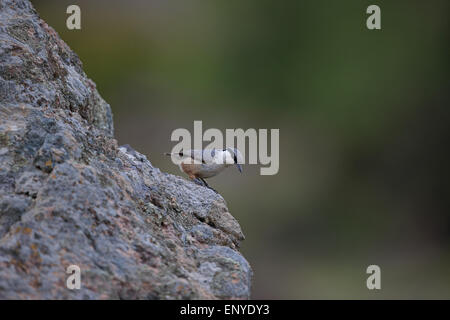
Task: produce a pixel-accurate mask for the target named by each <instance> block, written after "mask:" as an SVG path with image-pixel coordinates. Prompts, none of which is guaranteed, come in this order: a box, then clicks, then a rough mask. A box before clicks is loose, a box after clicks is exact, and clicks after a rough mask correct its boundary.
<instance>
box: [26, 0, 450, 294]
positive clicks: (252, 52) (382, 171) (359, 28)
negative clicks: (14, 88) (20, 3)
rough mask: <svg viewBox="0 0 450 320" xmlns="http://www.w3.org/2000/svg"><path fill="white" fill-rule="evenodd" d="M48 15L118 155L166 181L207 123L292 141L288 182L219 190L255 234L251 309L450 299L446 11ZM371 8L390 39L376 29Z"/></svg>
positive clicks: (225, 178)
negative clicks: (100, 102) (89, 82)
mask: <svg viewBox="0 0 450 320" xmlns="http://www.w3.org/2000/svg"><path fill="white" fill-rule="evenodd" d="M32 2H33V4H34V6H35V8H36V9H37V10H38V12H39V13H40V15H41V17H42V18H43V19H44V20H45V21H46V22H47V23H48V24H49V25H51V26H52V27H54V28H55V29H56V31H57V32H58V33H59V34H60V36H61V37H62V38H63V39H64V40H65V41H66V42H67V43H68V44H69V46H70V47H71V48H72V49H73V50H74V51H75V52H76V53H77V54H78V55H79V56H80V58H81V60H82V61H83V64H84V69H85V71H86V73H87V74H88V76H89V77H90V78H92V79H93V80H94V81H95V82H96V84H97V88H98V90H99V91H100V93H101V94H102V96H103V97H104V98H105V100H106V101H107V102H108V103H110V105H111V107H112V109H113V112H114V124H115V132H116V137H117V139H118V140H119V143H120V144H126V143H128V144H130V145H132V146H133V147H134V148H135V149H136V150H138V151H140V152H142V153H144V154H146V155H147V156H148V158H149V159H150V161H151V162H152V163H153V165H155V166H157V167H159V168H161V170H163V171H167V172H170V173H173V174H177V175H182V173H181V172H180V171H179V170H178V168H177V167H176V166H174V165H173V164H172V163H171V162H170V161H169V160H168V159H167V158H164V157H163V156H162V153H163V152H167V151H170V150H171V149H172V147H173V146H174V144H175V143H174V142H171V141H170V135H171V133H172V131H173V130H174V129H176V128H187V129H189V130H192V129H193V121H194V120H203V128H204V130H205V129H207V128H219V129H225V128H244V129H247V128H256V129H259V128H268V129H270V128H279V129H280V171H279V173H278V174H277V175H275V176H261V175H259V167H258V166H257V165H246V166H244V174H243V175H239V173H238V172H237V170H229V171H228V172H227V174H223V175H221V176H218V177H216V178H212V179H210V180H209V183H210V185H212V186H213V187H214V188H215V189H217V190H219V191H220V193H221V194H222V195H223V197H224V198H225V199H226V201H227V203H228V206H229V209H230V211H231V213H232V214H233V215H234V216H235V217H236V218H237V219H238V220H239V222H240V224H241V226H242V228H243V231H244V233H245V235H246V240H245V241H244V242H243V245H242V253H243V254H244V256H245V257H246V258H247V259H248V261H249V262H250V264H251V265H252V267H253V270H254V281H253V290H252V291H253V298H262V299H309V298H324V299H330V298H333V299H334V298H342V299H352V298H362V299H366V298H447V299H449V298H450V250H449V249H450V210H449V209H450V200H449V199H450V193H449V190H450V188H449V186H448V184H449V178H450V175H449V168H448V165H449V157H448V155H447V153H448V150H447V149H448V148H449V141H450V128H449V124H450V121H449V114H450V113H449V111H448V107H449V106H450V98H449V90H450V86H449V84H450V83H449V70H450V66H449V45H448V44H449V40H450V39H449V38H450V37H449V33H450V32H449V31H450V28H449V19H448V14H449V12H450V10H449V9H450V2H449V1H448V0H442V1H406V0H403V1H380V0H377V1H363V0H359V1H332V0H328V1H325V0H310V1H268V0H258V1H256V0H252V1H250V0H247V1H237V0H227V1H219V0H217V1H197V0H190V1H187V0H177V1H175V0H154V1H144V0H141V1H117V0H108V1H106V0H103V1H99V0H97V1H92V0H91V1H87V0H85V1H74V0H70V1H66V0H58V1H56V0H55V1H50V0H47V1H43V0H40V1H38V0H36V1H32ZM69 4H78V5H79V6H80V7H81V14H82V30H79V31H70V30H68V29H67V28H66V25H65V23H66V18H67V16H68V15H67V14H66V8H67V6H68V5H69ZM370 4H377V5H379V6H380V7H381V23H382V30H378V31H369V30H368V29H367V28H366V18H367V16H368V15H367V14H366V13H365V12H366V8H367V6H368V5H370ZM370 264H377V265H379V266H380V267H381V272H382V277H381V282H382V289H381V290H379V291H377V290H374V291H369V290H368V289H367V288H366V278H367V276H368V275H367V274H366V273H365V272H366V268H367V266H368V265H370Z"/></svg>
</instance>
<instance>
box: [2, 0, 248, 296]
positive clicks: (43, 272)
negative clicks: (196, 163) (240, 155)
mask: <svg viewBox="0 0 450 320" xmlns="http://www.w3.org/2000/svg"><path fill="white" fill-rule="evenodd" d="M243 239H244V236H243V234H242V231H241V228H240V226H239V224H238V223H237V221H236V220H235V219H234V218H233V217H232V215H231V214H230V213H229V212H228V209H227V206H226V203H225V201H224V199H223V198H222V197H221V196H220V195H218V194H216V193H215V192H213V191H211V190H209V189H207V188H204V187H201V186H198V185H196V184H194V183H191V182H190V181H187V180H186V179H183V178H181V177H177V176H173V175H170V174H167V173H164V172H161V171H160V170H159V169H157V168H155V167H153V166H152V165H151V163H150V161H149V160H148V159H147V158H146V157H145V156H144V155H142V154H140V153H138V152H137V151H135V150H133V149H132V147H130V146H123V147H118V145H117V142H116V140H115V139H114V135H113V122H112V114H111V109H110V107H109V105H108V104H107V103H106V102H105V101H104V100H103V99H102V98H101V97H100V95H99V94H98V92H97V90H96V88H95V84H94V83H93V82H92V81H91V80H89V79H88V78H87V77H86V75H85V73H84V72H83V70H82V65H81V62H80V60H79V59H78V57H77V55H76V54H75V53H73V52H72V51H71V50H70V48H69V47H68V46H67V45H66V44H65V43H64V42H63V41H62V40H61V39H60V38H59V37H58V35H57V34H56V32H55V31H54V30H53V29H52V28H50V27H49V26H48V25H47V24H46V23H45V22H44V21H43V20H41V19H40V18H39V16H38V14H37V13H36V11H35V10H34V9H33V7H32V5H31V4H30V2H29V1H26V0H2V1H1V2H0V299H24V298H26V299H119V298H120V299H215V298H225V299H246V298H249V296H250V282H251V276H252V271H251V268H250V266H249V264H248V263H247V261H246V260H245V259H244V258H243V257H242V255H241V254H240V253H239V251H238V247H239V243H240V241H242V240H243ZM70 265H77V266H79V267H80V269H81V289H79V290H76V289H75V290H70V289H68V288H67V286H66V280H67V277H68V276H69V275H68V274H66V269H67V267H69V266H70Z"/></svg>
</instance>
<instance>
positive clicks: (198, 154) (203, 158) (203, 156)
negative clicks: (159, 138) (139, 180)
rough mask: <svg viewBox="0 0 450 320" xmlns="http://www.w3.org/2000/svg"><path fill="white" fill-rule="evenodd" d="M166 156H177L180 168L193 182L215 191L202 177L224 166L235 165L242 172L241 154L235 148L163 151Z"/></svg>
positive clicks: (204, 177)
mask: <svg viewBox="0 0 450 320" xmlns="http://www.w3.org/2000/svg"><path fill="white" fill-rule="evenodd" d="M165 155H167V156H175V157H179V158H180V161H179V163H178V165H179V167H180V170H181V171H183V172H184V173H186V174H187V175H188V176H189V178H190V179H192V180H193V181H194V182H195V183H197V184H199V185H202V186H205V187H207V188H209V189H211V190H213V191H215V192H217V191H216V190H214V189H213V188H211V187H210V186H209V185H208V184H207V183H206V181H205V180H204V179H206V178H211V177H214V176H216V175H218V174H219V173H220V172H222V171H223V170H224V169H225V168H227V167H229V166H231V165H233V164H234V165H236V167H237V168H238V170H239V172H241V173H242V166H241V163H243V159H242V155H241V153H240V152H239V150H238V149H236V148H226V149H223V150H221V149H203V150H186V151H181V152H179V153H165Z"/></svg>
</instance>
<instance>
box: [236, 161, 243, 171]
mask: <svg viewBox="0 0 450 320" xmlns="http://www.w3.org/2000/svg"><path fill="white" fill-rule="evenodd" d="M236 167H237V168H238V170H239V172H240V173H242V166H241V165H240V164H239V163H236Z"/></svg>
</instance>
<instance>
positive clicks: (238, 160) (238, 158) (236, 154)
mask: <svg viewBox="0 0 450 320" xmlns="http://www.w3.org/2000/svg"><path fill="white" fill-rule="evenodd" d="M223 151H224V152H226V151H228V153H229V155H230V157H231V159H233V163H234V164H235V165H236V167H237V168H238V170H239V172H241V173H242V166H241V164H243V163H244V158H243V157H242V154H241V152H240V151H239V150H238V149H236V148H226V149H224V150H223Z"/></svg>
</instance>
